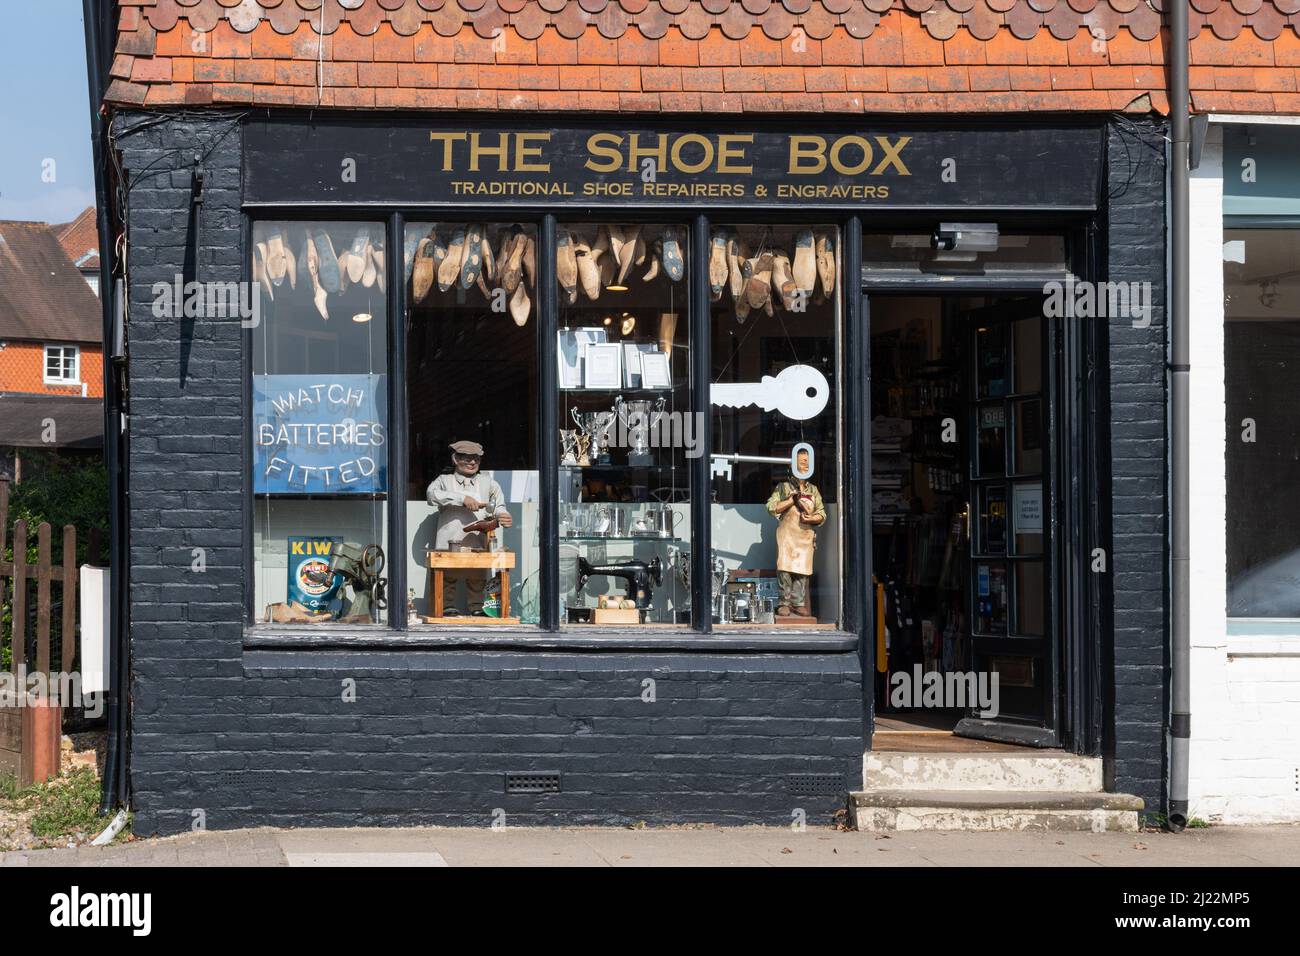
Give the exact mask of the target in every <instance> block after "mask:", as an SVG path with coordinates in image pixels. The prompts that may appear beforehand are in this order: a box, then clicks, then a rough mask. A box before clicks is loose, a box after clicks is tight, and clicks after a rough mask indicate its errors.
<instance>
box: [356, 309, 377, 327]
mask: <svg viewBox="0 0 1300 956" xmlns="http://www.w3.org/2000/svg"><path fill="white" fill-rule="evenodd" d="M373 318H374V316H373V315H371V314H370V313H369V312H358V313H357V314H356V315H354V316H352V321H353V322H356V323H357V324H359V325H363V324H365V323H366V322H369V321H370V320H371V319H373Z"/></svg>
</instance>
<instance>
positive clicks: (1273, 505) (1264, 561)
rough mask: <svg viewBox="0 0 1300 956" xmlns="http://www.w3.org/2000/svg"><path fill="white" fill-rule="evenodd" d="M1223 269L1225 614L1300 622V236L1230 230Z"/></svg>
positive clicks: (1226, 235)
mask: <svg viewBox="0 0 1300 956" xmlns="http://www.w3.org/2000/svg"><path fill="white" fill-rule="evenodd" d="M1223 260H1224V261H1223V287H1224V288H1223V291H1224V319H1225V323H1224V371H1225V375H1224V377H1225V387H1226V393H1227V394H1226V398H1227V450H1226V464H1227V484H1228V496H1227V516H1228V520H1227V546H1228V554H1227V569H1228V614H1229V616H1231V617H1281V618H1300V497H1297V495H1296V494H1295V488H1296V483H1297V481H1298V480H1300V462H1298V461H1297V456H1296V449H1297V447H1300V403H1297V402H1296V382H1297V374H1298V373H1300V227H1296V228H1289V229H1227V230H1224V245H1223Z"/></svg>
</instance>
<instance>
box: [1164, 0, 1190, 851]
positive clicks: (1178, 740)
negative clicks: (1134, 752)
mask: <svg viewBox="0 0 1300 956" xmlns="http://www.w3.org/2000/svg"><path fill="white" fill-rule="evenodd" d="M1187 3H1188V0H1175V2H1174V3H1173V4H1172V6H1171V8H1170V15H1169V35H1170V44H1169V50H1170V57H1169V115H1170V133H1171V134H1172V135H1171V137H1170V161H1169V207H1170V221H1171V227H1172V228H1171V231H1172V236H1171V239H1172V246H1173V249H1172V258H1171V262H1170V270H1169V271H1170V276H1169V297H1170V306H1171V324H1170V343H1169V389H1170V428H1171V430H1170V436H1169V445H1170V448H1169V468H1170V502H1169V512H1170V513H1169V524H1170V529H1169V530H1170V552H1171V553H1170V635H1169V643H1170V648H1169V662H1170V713H1169V736H1168V746H1169V785H1168V788H1167V793H1168V796H1167V801H1168V805H1167V807H1166V813H1165V819H1166V820H1167V824H1168V827H1169V829H1171V830H1173V831H1174V832H1176V833H1177V832H1181V831H1182V829H1183V827H1184V826H1186V824H1187V803H1188V801H1187V780H1188V750H1189V746H1190V743H1191V576H1190V568H1189V557H1190V550H1191V546H1190V520H1191V513H1190V502H1189V490H1188V477H1189V475H1188V472H1189V469H1190V458H1189V455H1188V444H1189V435H1190V427H1189V419H1188V391H1189V385H1190V379H1191V352H1190V349H1189V347H1188V338H1189V303H1188V296H1189V294H1190V293H1189V289H1190V285H1189V281H1188V273H1189V270H1190V263H1189V257H1190V246H1189V235H1188V232H1189V213H1190V208H1189V206H1190V199H1189V191H1188V180H1189V176H1190V171H1189V165H1188V158H1189V140H1190V136H1189V127H1190V123H1189V119H1188V116H1189V113H1188V111H1189V107H1190V105H1191V104H1190V97H1189V95H1188V52H1189V46H1188V15H1187Z"/></svg>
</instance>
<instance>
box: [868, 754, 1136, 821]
mask: <svg viewBox="0 0 1300 956" xmlns="http://www.w3.org/2000/svg"><path fill="white" fill-rule="evenodd" d="M1142 809H1143V802H1142V800H1141V799H1140V798H1138V797H1135V796H1131V795H1129V794H1123V793H1106V792H1104V791H1103V790H1102V773H1101V759H1100V758H1097V757H1081V756H1078V755H1077V754H1069V753H1064V752H1060V751H1055V752H1046V753H1045V752H1043V751H1039V750H1028V749H1026V750H1024V751H1022V752H1019V753H910V754H909V753H868V754H867V755H866V756H865V758H864V760H863V789H862V790H861V791H859V792H857V793H853V794H850V795H849V815H850V819H851V820H852V822H853V826H854V828H855V829H858V830H970V831H980V830H1085V831H1092V832H1102V831H1107V830H1118V831H1130V832H1131V831H1136V830H1137V829H1138V813H1139V811H1141V810H1142Z"/></svg>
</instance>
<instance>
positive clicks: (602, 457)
mask: <svg viewBox="0 0 1300 956" xmlns="http://www.w3.org/2000/svg"><path fill="white" fill-rule="evenodd" d="M569 414H570V415H571V416H572V417H573V422H574V424H576V425H577V426H578V428H579V429H580V430H581V431H582V434H583V437H584V438H586V439H587V443H588V444H587V457H588V458H589V459H590V464H598V465H608V464H609V452H608V451H607V450H606V447H607V446H608V444H609V431H610V429H611V428H612V427H613V426H614V422H615V421H616V420H617V417H618V413H617V412H615V411H613V410H610V411H607V412H579V411H578V410H577V409H576V408H572V409H570V410H569Z"/></svg>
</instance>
